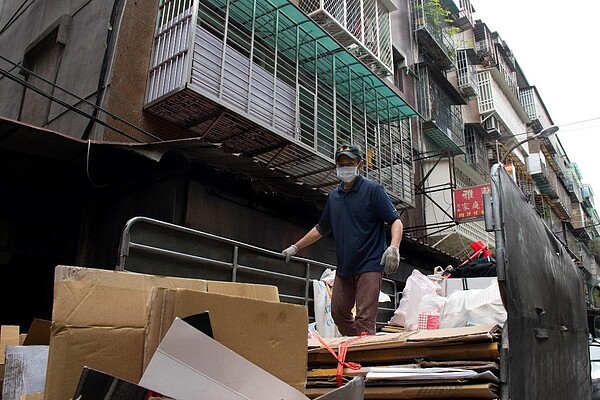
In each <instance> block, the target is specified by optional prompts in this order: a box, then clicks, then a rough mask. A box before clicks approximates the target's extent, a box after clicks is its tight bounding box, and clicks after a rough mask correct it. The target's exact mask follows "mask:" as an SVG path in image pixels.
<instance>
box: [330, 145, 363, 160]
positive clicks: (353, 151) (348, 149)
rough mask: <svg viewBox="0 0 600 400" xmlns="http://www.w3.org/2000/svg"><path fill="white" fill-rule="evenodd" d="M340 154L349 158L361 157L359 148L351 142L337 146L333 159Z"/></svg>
mask: <svg viewBox="0 0 600 400" xmlns="http://www.w3.org/2000/svg"><path fill="white" fill-rule="evenodd" d="M342 154H343V155H346V156H348V157H350V158H361V156H360V150H358V147H356V146H354V145H352V144H343V145H341V146H339V147H338V148H337V150H336V152H335V159H336V160H337V159H338V157H339V156H341V155H342Z"/></svg>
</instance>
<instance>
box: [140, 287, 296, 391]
mask: <svg viewBox="0 0 600 400" xmlns="http://www.w3.org/2000/svg"><path fill="white" fill-rule="evenodd" d="M205 311H208V312H209V313H210V321H211V326H212V331H213V334H214V338H215V339H216V340H218V341H219V342H220V343H221V344H223V345H225V346H227V347H228V348H230V349H231V350H233V351H234V352H236V353H238V354H239V355H241V356H242V357H245V358H247V359H248V360H250V361H251V362H253V363H254V364H256V365H257V366H258V367H260V368H262V369H265V370H267V371H269V372H270V373H272V374H273V375H275V376H277V377H278V378H279V379H281V380H283V381H285V382H287V383H289V384H290V385H292V386H294V387H295V388H297V389H298V390H301V389H303V388H304V386H305V384H306V364H307V357H308V355H307V347H306V335H307V328H306V327H307V326H308V311H307V309H306V307H305V306H300V305H294V304H288V303H275V302H270V301H264V300H255V299H248V298H239V297H234V296H228V295H224V294H216V293H206V292H197V291H193V290H187V289H165V288H154V290H153V291H152V297H151V302H150V309H149V313H148V325H147V329H146V331H147V337H146V348H145V354H144V361H145V362H144V365H147V364H148V362H149V360H150V358H151V357H152V356H153V354H154V352H155V350H156V348H157V346H158V344H159V343H160V342H161V340H162V338H163V336H164V335H165V334H166V332H167V331H168V330H169V328H170V327H171V324H172V323H173V321H174V320H175V318H176V317H179V318H184V317H187V316H190V315H194V314H198V313H201V312H205ZM246 338H250V339H246ZM282 338H285V340H282ZM274 366H277V367H276V368H274ZM282 366H287V368H282Z"/></svg>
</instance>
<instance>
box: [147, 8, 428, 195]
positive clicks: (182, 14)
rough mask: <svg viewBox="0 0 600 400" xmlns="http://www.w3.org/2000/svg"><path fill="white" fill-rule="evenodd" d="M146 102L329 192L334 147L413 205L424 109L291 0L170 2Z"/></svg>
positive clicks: (192, 133) (231, 149) (200, 133)
mask: <svg viewBox="0 0 600 400" xmlns="http://www.w3.org/2000/svg"><path fill="white" fill-rule="evenodd" d="M145 110H146V111H147V112H149V113H152V114H155V115H157V116H160V117H161V118H164V119H166V120H168V121H170V122H172V123H174V124H176V125H178V126H180V127H182V128H183V129H182V131H183V132H185V133H186V134H187V135H188V137H195V138H201V139H202V140H204V141H206V142H208V143H212V144H215V145H218V146H219V147H220V148H222V149H223V150H224V152H225V153H228V154H231V155H235V156H236V157H237V156H242V157H245V158H249V159H251V160H252V161H254V163H251V165H253V167H252V170H251V171H246V172H248V173H252V174H257V173H258V174H260V173H259V172H257V171H256V168H255V166H256V165H258V166H261V167H263V168H264V170H265V171H268V172H269V173H277V174H281V178H284V179H286V180H293V181H294V182H296V183H297V184H300V185H305V187H310V188H312V189H314V190H316V191H320V192H322V193H323V194H326V193H328V192H329V191H330V190H331V189H332V188H334V187H335V186H336V185H337V183H338V179H337V178H336V177H335V174H334V173H333V166H334V162H333V155H334V151H335V148H336V146H337V144H341V143H345V142H352V143H354V144H356V145H358V146H360V147H361V149H362V150H363V151H364V153H365V154H369V155H371V156H370V157H371V160H372V162H369V163H367V165H366V167H365V173H366V174H367V175H368V176H370V177H371V176H373V177H375V178H376V179H380V183H381V184H382V185H383V186H384V187H385V188H386V190H387V191H388V194H389V195H390V197H391V198H392V200H393V201H394V202H397V203H403V204H405V205H411V204H412V203H413V196H414V188H413V181H412V176H413V169H412V168H413V167H412V151H411V132H410V121H409V118H411V117H413V116H416V115H417V113H416V112H415V111H414V110H413V109H412V108H411V107H410V106H409V105H408V104H407V103H406V102H405V101H404V100H403V99H402V98H401V97H400V96H398V94H397V93H396V92H395V91H394V90H392V89H391V88H390V86H389V85H388V84H387V83H386V82H384V81H383V80H382V79H381V78H380V77H379V76H377V75H376V74H374V72H373V71H372V70H371V69H369V68H368V67H367V66H366V65H365V64H363V63H362V62H360V61H359V60H358V59H357V58H356V56H355V55H354V54H352V53H351V52H349V51H348V50H347V49H345V48H344V47H343V46H341V45H340V44H339V42H337V41H336V40H334V39H333V38H332V37H331V36H330V35H329V34H328V33H327V32H325V31H324V30H323V29H322V28H321V27H320V26H319V25H317V24H316V23H315V22H314V21H313V20H312V19H311V18H310V17H308V16H307V15H306V14H304V13H303V12H302V11H301V10H300V9H299V8H298V7H297V6H295V5H294V4H292V3H291V2H289V1H288V0H236V1H233V0H210V1H209V0H163V1H161V2H160V5H159V12H158V19H157V24H156V34H155V40H154V49H153V58H152V61H151V67H150V72H149V78H148V88H147V94H146V105H145Z"/></svg>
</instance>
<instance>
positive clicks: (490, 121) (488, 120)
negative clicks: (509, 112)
mask: <svg viewBox="0 0 600 400" xmlns="http://www.w3.org/2000/svg"><path fill="white" fill-rule="evenodd" d="M482 125H483V128H484V129H485V130H486V132H487V134H488V135H489V136H490V137H491V138H492V139H497V138H499V137H500V136H501V135H500V121H498V117H496V115H494V114H491V115H488V116H487V117H485V118H484V119H483V121H482Z"/></svg>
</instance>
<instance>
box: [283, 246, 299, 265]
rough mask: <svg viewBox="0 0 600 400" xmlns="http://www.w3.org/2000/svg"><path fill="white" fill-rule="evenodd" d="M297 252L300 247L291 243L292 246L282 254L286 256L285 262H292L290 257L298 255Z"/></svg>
mask: <svg viewBox="0 0 600 400" xmlns="http://www.w3.org/2000/svg"><path fill="white" fill-rule="evenodd" d="M297 252H298V248H297V247H296V245H291V246H290V247H288V248H287V249H285V250H284V251H282V252H281V254H283V255H284V256H285V262H290V258H292V256H294V255H296V253H297Z"/></svg>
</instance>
